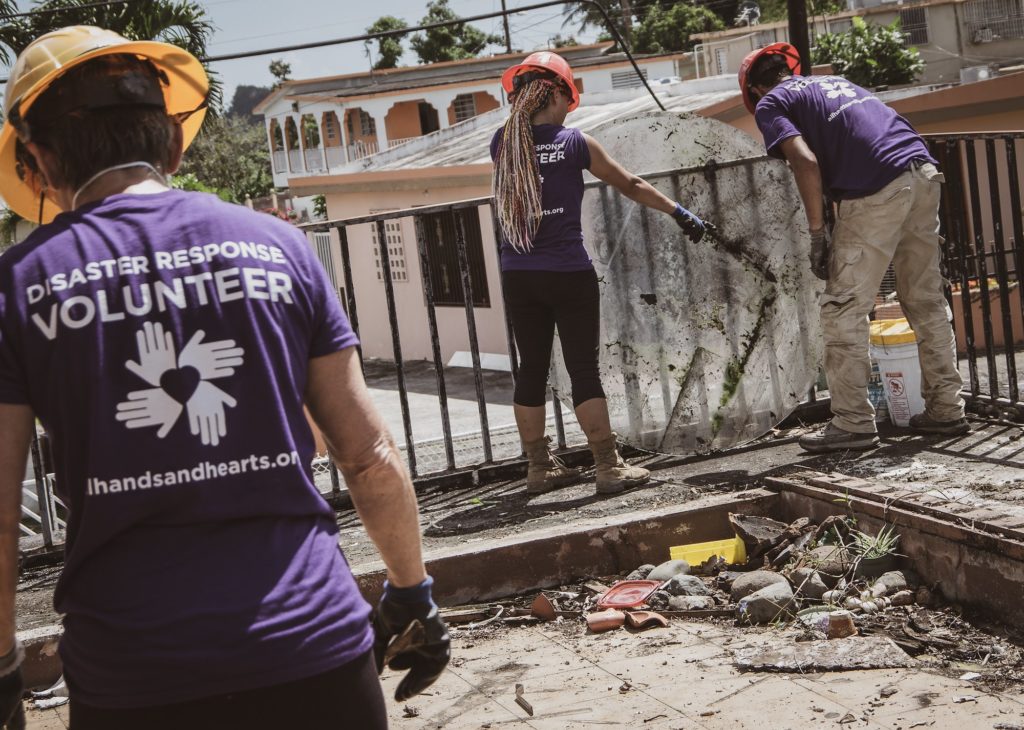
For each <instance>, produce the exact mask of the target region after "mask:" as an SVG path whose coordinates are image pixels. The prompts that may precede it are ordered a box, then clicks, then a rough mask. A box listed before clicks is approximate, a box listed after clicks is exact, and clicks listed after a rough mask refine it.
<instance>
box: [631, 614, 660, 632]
mask: <svg viewBox="0 0 1024 730" xmlns="http://www.w3.org/2000/svg"><path fill="white" fill-rule="evenodd" d="M626 623H627V624H628V625H629V626H630V628H634V629H638V630H640V631H643V630H644V629H653V628H656V627H658V626H660V627H661V628H663V629H666V628H668V619H667V618H665V617H664V616H662V615H661V614H660V613H658V612H656V611H631V612H630V613H627V614H626Z"/></svg>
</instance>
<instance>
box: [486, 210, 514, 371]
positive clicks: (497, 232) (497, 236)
mask: <svg viewBox="0 0 1024 730" xmlns="http://www.w3.org/2000/svg"><path fill="white" fill-rule="evenodd" d="M489 207H490V209H491V226H492V227H493V228H494V244H495V248H496V249H497V254H498V268H499V269H500V268H501V240H502V233H501V224H500V223H499V222H498V211H497V210H496V209H495V207H494V203H493V202H492V203H491V204H490V206H489ZM502 292H504V286H502ZM501 301H502V306H503V307H504V309H505V338H506V340H507V341H508V365H509V370H511V371H512V382H513V384H514V383H515V381H516V380H518V379H519V353H518V351H517V350H516V338H515V333H514V332H513V331H512V319H511V318H510V317H509V316H508V307H507V306H506V303H505V298H504V296H502V298H501Z"/></svg>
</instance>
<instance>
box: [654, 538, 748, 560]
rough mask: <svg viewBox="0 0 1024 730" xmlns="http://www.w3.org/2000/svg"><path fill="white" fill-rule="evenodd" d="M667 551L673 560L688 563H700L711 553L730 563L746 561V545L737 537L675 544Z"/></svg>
mask: <svg viewBox="0 0 1024 730" xmlns="http://www.w3.org/2000/svg"><path fill="white" fill-rule="evenodd" d="M668 553H669V556H670V557H671V558H672V559H673V560H685V561H686V562H687V563H689V564H690V565H700V564H701V563H703V562H704V561H705V560H707V559H708V558H710V557H711V556H712V555H721V556H722V557H723V558H724V559H725V562H727V563H730V564H736V563H745V562H747V546H746V545H744V544H743V540H741V539H740V538H738V537H732V538H729V539H728V540H712V541H710V542H695V543H693V544H691V545H676V546H675V547H670V548H669V549H668Z"/></svg>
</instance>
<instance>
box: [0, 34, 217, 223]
mask: <svg viewBox="0 0 1024 730" xmlns="http://www.w3.org/2000/svg"><path fill="white" fill-rule="evenodd" d="M115 53H127V54H133V55H135V56H139V57H141V58H144V59H146V60H148V61H150V62H151V63H152V64H153V65H154V66H156V68H157V69H158V70H160V71H162V72H163V73H164V74H166V76H167V84H166V85H164V86H163V93H164V102H165V104H166V107H167V113H168V114H169V115H171V116H174V115H177V114H186V113H188V112H195V113H193V114H191V115H190V116H188V117H187V118H186V119H185V120H184V121H183V122H182V132H183V136H184V140H185V147H186V148H187V147H188V146H189V144H191V142H192V140H193V139H194V138H195V136H196V134H197V133H198V132H199V128H200V127H201V126H202V124H203V118H204V117H205V116H206V109H205V102H206V98H207V95H208V93H209V90H210V80H209V78H208V77H207V75H206V71H205V70H204V69H203V65H202V64H201V63H200V62H199V59H197V58H196V57H195V56H193V55H192V54H191V53H189V52H188V51H186V50H184V49H183V48H179V47H178V46H174V45H171V44H170V43H161V42H159V41H129V40H128V39H127V38H124V37H123V36H120V35H118V34H117V33H115V32H113V31H110V30H104V29H103V28H96V27H94V26H91V25H73V26H69V27H67V28H61V29H60V30H55V31H52V32H50V33H47V34H46V35H42V36H40V37H39V38H37V39H36V40H34V41H32V43H30V44H29V45H28V47H26V48H25V50H24V51H22V52H21V55H19V56H18V60H17V61H16V62H15V64H14V68H12V69H11V74H10V78H9V79H8V81H7V89H6V92H5V94H4V125H3V127H2V128H0V197H3V199H4V201H5V202H6V203H7V205H8V207H10V208H11V210H13V211H14V212H15V213H17V214H18V215H20V216H21V217H22V218H26V219H28V220H31V221H38V222H39V223H48V222H49V221H51V220H53V217H54V216H55V215H57V213H59V212H60V209H59V208H58V207H57V206H56V205H55V204H54V203H53V202H51V201H49V200H46V201H45V202H44V205H43V209H42V220H38V219H39V217H40V216H39V213H40V210H39V196H40V192H41V191H40V190H39V189H38V188H37V187H36V186H35V185H33V184H32V182H31V177H29V176H25V175H24V173H23V171H19V169H18V162H17V159H16V158H15V147H16V144H17V139H18V132H17V130H16V129H15V124H13V123H12V121H11V120H12V117H17V118H21V119H24V118H25V115H26V114H27V113H28V110H29V108H31V106H32V104H34V103H35V101H36V99H38V98H39V95H40V94H41V93H42V92H43V91H45V90H46V89H47V88H48V87H49V86H50V85H51V84H52V83H53V82H54V81H55V80H56V79H57V78H59V77H60V76H61V75H62V74H64V73H66V72H67V71H68V70H69V69H72V68H74V67H75V66H78V65H81V64H83V63H85V62H86V61H89V60H91V59H93V58H97V57H99V56H107V55H111V54H115Z"/></svg>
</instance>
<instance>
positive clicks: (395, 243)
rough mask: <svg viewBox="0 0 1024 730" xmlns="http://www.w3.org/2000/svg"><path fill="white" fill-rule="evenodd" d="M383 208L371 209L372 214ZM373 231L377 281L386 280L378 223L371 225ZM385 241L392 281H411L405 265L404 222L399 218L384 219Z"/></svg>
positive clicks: (380, 211)
mask: <svg viewBox="0 0 1024 730" xmlns="http://www.w3.org/2000/svg"><path fill="white" fill-rule="evenodd" d="M383 212H385V211H382V210H371V211H370V214H371V215H375V214H377V213H383ZM370 230H372V231H373V264H374V266H375V268H376V269H377V281H384V270H383V268H382V267H381V263H380V239H379V238H378V236H377V224H376V223H373V224H371V226H370ZM384 236H385V237H386V241H385V243H386V244H387V249H388V262H389V263H390V264H391V281H409V270H408V269H407V268H406V265H405V263H406V262H405V243H404V241H403V240H402V222H401V221H398V220H390V221H384Z"/></svg>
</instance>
